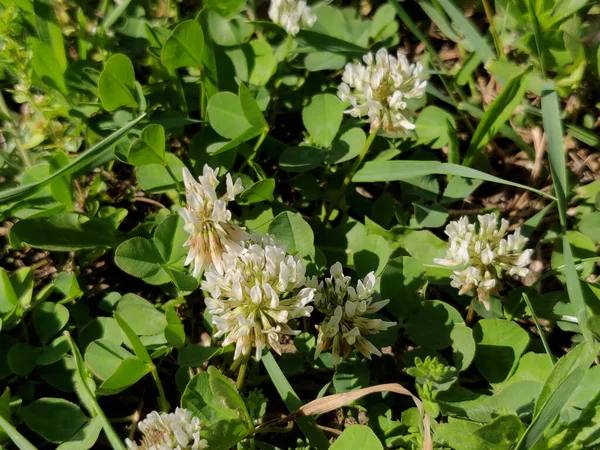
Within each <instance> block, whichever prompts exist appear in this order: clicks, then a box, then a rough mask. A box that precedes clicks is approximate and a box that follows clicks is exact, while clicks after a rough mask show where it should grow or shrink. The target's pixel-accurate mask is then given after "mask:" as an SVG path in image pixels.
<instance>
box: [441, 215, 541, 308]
mask: <svg viewBox="0 0 600 450" xmlns="http://www.w3.org/2000/svg"><path fill="white" fill-rule="evenodd" d="M477 220H478V223H479V227H477V225H476V224H475V223H469V219H468V218H467V217H466V216H465V217H461V218H460V219H459V220H456V221H453V222H450V223H449V224H448V225H447V226H446V230H445V233H446V235H447V236H448V237H449V240H450V248H448V250H447V252H446V257H445V258H441V259H438V258H436V259H435V260H434V261H435V262H436V263H437V264H441V265H444V266H447V267H457V266H461V267H462V268H461V269H458V270H455V271H454V274H453V275H452V277H451V279H452V281H451V283H450V284H451V285H452V286H453V287H455V288H457V289H460V291H459V294H461V295H462V294H465V293H467V292H470V291H472V290H476V291H477V296H478V298H479V300H480V301H482V302H483V303H484V305H485V307H486V308H487V309H489V300H490V294H495V293H497V291H498V288H499V286H500V283H501V278H502V276H503V275H504V274H505V273H506V274H508V275H510V276H519V277H525V276H526V275H527V274H528V273H529V269H528V268H527V267H528V266H529V264H530V263H531V254H532V252H533V250H531V249H527V250H522V248H523V246H524V245H525V243H526V242H527V238H526V237H524V236H522V235H521V229H520V228H517V229H516V230H515V231H514V233H512V234H509V235H507V230H508V226H509V223H508V221H507V220H505V219H502V220H501V221H500V226H499V227H498V220H497V218H496V216H495V215H494V214H485V215H481V216H478V217H477Z"/></svg>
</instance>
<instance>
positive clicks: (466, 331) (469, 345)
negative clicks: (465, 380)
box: [450, 326, 476, 371]
mask: <svg viewBox="0 0 600 450" xmlns="http://www.w3.org/2000/svg"><path fill="white" fill-rule="evenodd" d="M450 339H451V340H452V357H453V358H454V366H455V367H456V368H457V369H458V370H459V371H462V370H466V369H467V368H468V367H469V366H470V365H471V362H472V361H473V358H474V357H475V348H476V345H475V339H474V338H473V331H472V330H471V328H469V327H467V326H454V328H452V331H451V332H450Z"/></svg>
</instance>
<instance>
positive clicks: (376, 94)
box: [338, 48, 427, 136]
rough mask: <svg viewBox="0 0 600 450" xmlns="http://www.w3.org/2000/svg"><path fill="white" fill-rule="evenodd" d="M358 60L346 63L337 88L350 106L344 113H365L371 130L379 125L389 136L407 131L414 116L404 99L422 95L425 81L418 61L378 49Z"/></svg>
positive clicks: (411, 125) (341, 98) (340, 95)
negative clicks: (411, 61)
mask: <svg viewBox="0 0 600 450" xmlns="http://www.w3.org/2000/svg"><path fill="white" fill-rule="evenodd" d="M363 61H364V63H365V64H364V65H363V64H361V63H360V62H357V63H355V64H352V63H348V64H346V68H345V69H344V74H343V76H342V84H340V86H339V88H338V97H339V98H340V100H342V101H343V102H349V103H350V104H351V105H352V107H351V108H350V109H348V110H346V111H345V112H346V113H347V114H350V115H351V116H353V117H363V116H365V115H366V116H367V122H368V123H370V124H371V130H370V132H371V133H376V132H377V130H379V128H383V130H384V131H385V132H386V133H387V134H389V135H390V136H398V135H402V134H406V132H407V130H413V129H414V128H415V125H414V124H413V123H412V122H411V121H410V120H409V119H411V118H412V117H414V116H415V113H414V111H411V110H410V109H409V108H408V104H407V102H406V100H408V99H411V98H419V97H422V96H423V95H424V93H425V87H426V86H427V81H425V80H422V79H421V73H422V71H423V67H422V66H421V64H419V63H418V62H417V63H414V64H409V62H408V59H407V58H406V56H405V55H403V54H402V53H400V52H398V53H397V56H396V57H394V56H392V55H390V54H389V53H388V52H387V50H386V49H383V48H382V49H380V50H378V51H377V53H376V54H375V57H373V54H372V53H369V54H367V55H365V56H364V57H363Z"/></svg>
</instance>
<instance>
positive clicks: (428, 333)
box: [405, 300, 464, 350]
mask: <svg viewBox="0 0 600 450" xmlns="http://www.w3.org/2000/svg"><path fill="white" fill-rule="evenodd" d="M457 325H464V321H463V319H462V317H461V315H460V314H459V312H458V311H457V310H456V309H454V308H453V307H452V306H450V305H449V304H447V303H444V302H441V301H439V300H427V301H424V302H423V303H422V305H421V306H420V307H419V308H418V309H416V310H415V311H414V312H413V313H412V314H411V315H410V316H409V317H408V319H407V322H406V324H405V328H406V331H407V333H408V335H409V336H410V338H411V339H412V340H413V341H415V343H416V344H417V345H420V346H421V347H424V348H427V349H431V350H439V349H442V348H446V347H448V346H449V345H450V344H452V338H451V332H452V330H453V328H455V327H456V326H457Z"/></svg>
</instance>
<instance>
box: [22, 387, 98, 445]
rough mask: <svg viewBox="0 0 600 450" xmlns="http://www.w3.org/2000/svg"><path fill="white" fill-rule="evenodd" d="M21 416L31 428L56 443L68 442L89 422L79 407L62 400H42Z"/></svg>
mask: <svg viewBox="0 0 600 450" xmlns="http://www.w3.org/2000/svg"><path fill="white" fill-rule="evenodd" d="M21 414H22V416H23V420H24V421H25V423H26V424H27V426H28V427H29V428H31V429H32V430H33V431H35V432H36V433H38V434H39V435H40V436H42V437H43V438H44V439H46V440H48V441H50V442H55V443H61V442H65V441H68V440H69V439H71V438H72V437H73V436H74V435H75V433H77V432H78V431H79V429H80V428H81V427H82V426H83V425H85V424H86V423H87V421H88V419H87V417H86V416H85V414H83V412H82V411H81V409H79V407H78V406H77V405H75V404H73V403H71V402H68V401H66V400H63V399H62V398H41V399H39V400H36V401H34V402H33V403H31V404H29V405H28V406H26V407H25V408H23V409H22V410H21Z"/></svg>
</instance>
